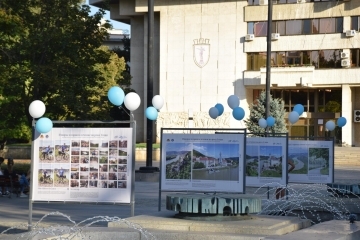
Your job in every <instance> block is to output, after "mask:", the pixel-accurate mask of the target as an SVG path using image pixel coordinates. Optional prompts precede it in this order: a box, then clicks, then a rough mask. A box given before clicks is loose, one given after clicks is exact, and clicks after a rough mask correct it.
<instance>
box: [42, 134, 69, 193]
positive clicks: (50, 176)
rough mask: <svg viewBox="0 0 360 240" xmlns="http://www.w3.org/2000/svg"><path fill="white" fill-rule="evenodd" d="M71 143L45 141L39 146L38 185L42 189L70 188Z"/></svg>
mask: <svg viewBox="0 0 360 240" xmlns="http://www.w3.org/2000/svg"><path fill="white" fill-rule="evenodd" d="M69 151H70V141H62V142H61V141H60V140H56V141H55V142H52V141H50V140H44V141H42V142H41V144H40V146H39V155H38V157H39V158H38V159H39V163H41V165H40V167H39V169H38V185H39V186H40V187H69V183H70V166H69V158H70V153H69Z"/></svg>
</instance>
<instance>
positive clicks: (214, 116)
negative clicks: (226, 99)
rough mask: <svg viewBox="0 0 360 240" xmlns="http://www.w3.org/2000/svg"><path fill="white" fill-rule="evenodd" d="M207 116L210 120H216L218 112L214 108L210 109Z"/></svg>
mask: <svg viewBox="0 0 360 240" xmlns="http://www.w3.org/2000/svg"><path fill="white" fill-rule="evenodd" d="M209 115H210V117H211V118H212V119H216V118H217V117H218V116H219V110H218V109H217V108H216V107H211V108H210V109H209Z"/></svg>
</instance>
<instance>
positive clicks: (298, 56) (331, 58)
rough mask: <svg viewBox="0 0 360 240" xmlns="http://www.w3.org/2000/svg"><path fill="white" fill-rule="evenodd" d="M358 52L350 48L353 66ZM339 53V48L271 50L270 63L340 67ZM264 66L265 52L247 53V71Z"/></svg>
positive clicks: (358, 60) (359, 60)
mask: <svg viewBox="0 0 360 240" xmlns="http://www.w3.org/2000/svg"><path fill="white" fill-rule="evenodd" d="M356 50H357V51H356ZM359 52H360V51H359V49H355V50H351V59H352V62H353V64H355V63H356V64H357V65H356V66H355V65H352V66H354V67H359V63H360V54H359ZM340 54H341V52H340V50H320V51H288V52H272V53H271V65H272V66H273V67H282V66H304V65H305V66H309V65H313V66H314V67H315V68H316V69H320V68H341V57H340ZM265 66H266V52H260V53H248V54H247V70H248V71H259V70H260V68H261V67H265Z"/></svg>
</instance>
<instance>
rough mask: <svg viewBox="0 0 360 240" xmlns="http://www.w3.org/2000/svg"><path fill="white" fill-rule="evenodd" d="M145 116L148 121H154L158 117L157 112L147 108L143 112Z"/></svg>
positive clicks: (154, 109) (152, 108)
mask: <svg viewBox="0 0 360 240" xmlns="http://www.w3.org/2000/svg"><path fill="white" fill-rule="evenodd" d="M145 115H146V117H147V118H148V119H149V120H156V119H157V117H158V111H157V110H156V108H154V107H148V108H147V109H146V110H145Z"/></svg>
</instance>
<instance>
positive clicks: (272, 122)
mask: <svg viewBox="0 0 360 240" xmlns="http://www.w3.org/2000/svg"><path fill="white" fill-rule="evenodd" d="M266 123H267V125H268V126H269V127H272V126H274V124H275V118H273V117H271V116H269V117H268V118H267V119H266Z"/></svg>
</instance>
